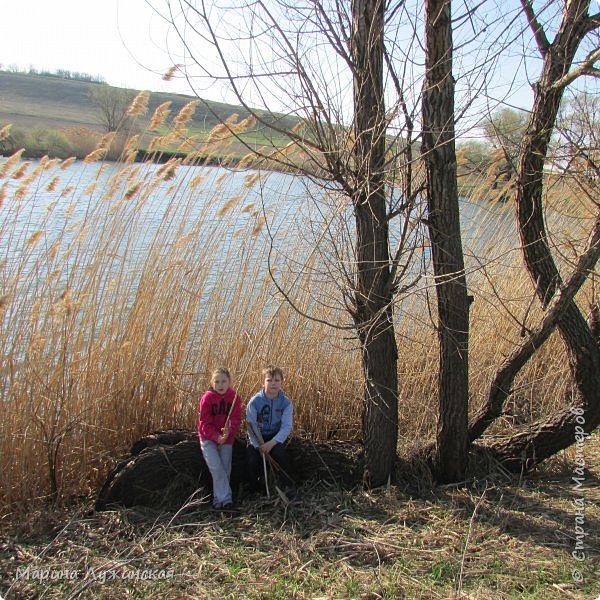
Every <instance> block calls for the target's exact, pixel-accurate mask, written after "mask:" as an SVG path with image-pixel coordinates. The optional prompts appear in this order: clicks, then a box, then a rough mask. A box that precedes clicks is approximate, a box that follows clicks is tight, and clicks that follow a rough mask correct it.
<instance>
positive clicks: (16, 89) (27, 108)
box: [0, 71, 297, 153]
mask: <svg viewBox="0 0 600 600" xmlns="http://www.w3.org/2000/svg"><path fill="white" fill-rule="evenodd" d="M98 85H102V84H98V83H93V82H87V81H75V80H68V79H61V78H58V77H49V76H44V75H30V74H24V73H9V72H1V71H0V127H2V126H3V125H5V124H7V123H12V125H13V127H15V128H22V129H26V130H31V129H34V128H38V127H41V128H45V129H48V130H57V131H60V132H64V131H67V130H69V129H71V128H74V127H78V128H81V127H84V128H88V129H94V130H97V131H99V132H102V126H101V124H100V123H101V121H100V119H99V115H98V111H97V109H96V108H95V106H94V103H93V101H92V90H93V88H94V87H96V86H98ZM136 94H137V90H131V96H132V98H133V97H134V96H135V95H136ZM194 99H195V98H194V97H192V96H187V95H183V94H167V93H162V92H156V93H152V94H151V96H150V101H149V105H148V111H147V113H146V115H145V117H143V118H142V119H141V120H140V121H139V125H140V127H141V128H142V129H143V128H144V127H145V126H147V125H148V122H149V119H150V117H151V116H152V114H153V113H154V110H155V109H156V107H157V106H159V105H160V104H162V103H164V102H167V101H170V102H171V105H170V110H171V114H172V115H175V114H177V113H178V112H179V111H180V110H181V109H182V108H183V107H184V106H185V105H186V104H187V103H188V102H190V101H191V100H194ZM232 114H238V115H239V118H245V117H246V116H248V113H247V111H246V110H244V109H243V108H242V107H240V106H234V105H230V104H224V103H220V102H208V101H207V102H206V104H204V103H201V104H200V105H198V107H197V108H196V111H195V113H194V116H193V118H192V120H191V122H190V124H189V130H190V133H191V134H195V135H198V136H199V137H200V138H201V137H202V135H203V134H204V133H206V132H207V131H209V130H210V129H212V128H213V127H214V126H215V125H217V124H218V123H219V122H220V121H221V120H225V119H227V118H228V117H230V116H231V115H232ZM263 114H264V115H265V116H266V118H268V119H277V120H279V121H280V122H281V125H282V126H283V127H285V128H291V127H293V126H294V124H295V123H296V122H297V120H296V119H295V118H291V117H284V116H281V115H272V116H270V115H268V114H267V113H263ZM246 135H247V136H248V141H249V142H250V143H258V144H268V145H275V146H278V145H281V144H282V143H284V140H283V139H276V138H273V136H272V135H268V134H267V132H265V131H264V130H261V129H260V128H256V129H254V130H252V131H251V132H247V134H246ZM240 152H242V153H245V152H244V151H243V148H242V149H240Z"/></svg>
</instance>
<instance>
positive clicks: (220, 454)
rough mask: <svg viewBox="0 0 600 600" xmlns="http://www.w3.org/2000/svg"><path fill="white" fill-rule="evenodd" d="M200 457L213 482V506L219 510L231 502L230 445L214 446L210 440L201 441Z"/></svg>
mask: <svg viewBox="0 0 600 600" xmlns="http://www.w3.org/2000/svg"><path fill="white" fill-rule="evenodd" d="M200 448H202V456H204V461H205V462H206V465H207V466H208V469H209V470H210V474H211V475H212V480H213V506H214V507H215V508H219V507H221V506H223V505H224V504H230V503H231V501H232V496H231V486H230V485H229V476H230V475H231V456H232V454H233V446H232V445H231V444H215V443H214V442H211V441H210V440H201V441H200Z"/></svg>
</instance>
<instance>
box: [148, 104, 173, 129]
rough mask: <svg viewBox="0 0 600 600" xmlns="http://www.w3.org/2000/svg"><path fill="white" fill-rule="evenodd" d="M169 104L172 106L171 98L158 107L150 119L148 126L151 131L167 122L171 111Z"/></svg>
mask: <svg viewBox="0 0 600 600" xmlns="http://www.w3.org/2000/svg"><path fill="white" fill-rule="evenodd" d="M169 106H171V100H167V101H166V102H163V103H162V104H159V105H158V106H157V107H156V110H155V111H154V114H153V115H152V118H151V119H150V125H149V126H148V129H149V130H150V131H156V130H157V129H160V128H161V127H162V126H163V125H164V124H165V121H166V119H167V117H168V116H169V114H170V113H171V110H170V108H169Z"/></svg>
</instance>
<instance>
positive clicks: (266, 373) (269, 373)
mask: <svg viewBox="0 0 600 600" xmlns="http://www.w3.org/2000/svg"><path fill="white" fill-rule="evenodd" d="M262 375H263V377H275V376H276V375H279V377H281V379H282V380H283V370H282V369H281V367H276V366H275V365H267V366H266V367H265V368H264V369H263V370H262Z"/></svg>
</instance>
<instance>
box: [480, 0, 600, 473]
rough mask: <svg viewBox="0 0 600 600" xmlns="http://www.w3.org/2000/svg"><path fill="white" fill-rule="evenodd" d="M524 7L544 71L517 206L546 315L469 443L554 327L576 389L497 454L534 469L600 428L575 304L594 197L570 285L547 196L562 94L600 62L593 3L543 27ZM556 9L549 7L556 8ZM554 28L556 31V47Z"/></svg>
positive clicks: (583, 324)
mask: <svg viewBox="0 0 600 600" xmlns="http://www.w3.org/2000/svg"><path fill="white" fill-rule="evenodd" d="M521 4H522V7H523V14H524V16H525V17H526V19H527V23H528V25H529V27H530V29H531V32H532V34H533V37H534V39H535V42H536V45H537V49H538V52H539V55H540V57H541V59H542V69H541V74H540V77H539V79H538V80H537V82H535V84H534V86H533V89H534V90H535V97H534V103H533V108H532V111H531V113H530V116H529V120H528V122H527V125H526V127H525V130H524V134H523V139H522V142H521V145H520V148H519V156H518V170H517V177H516V182H515V202H516V208H517V218H518V226H519V234H520V237H521V243H522V249H523V257H524V261H525V265H526V268H527V270H528V272H529V274H530V277H531V280H532V282H533V284H534V286H535V293H536V295H537V297H538V299H539V301H540V303H541V305H542V307H543V308H544V309H545V313H544V317H543V319H542V322H541V323H540V324H539V325H538V326H537V327H535V328H532V329H531V330H530V331H529V333H528V335H527V336H526V337H525V339H524V340H523V342H522V344H521V345H520V346H519V347H517V348H515V350H514V351H513V352H512V354H511V355H510V356H509V357H507V359H506V360H505V362H504V363H503V365H501V367H500V368H499V370H498V371H497V373H496V376H495V378H494V380H493V383H492V385H491V388H490V393H489V396H488V399H487V402H486V404H485V406H484V407H483V408H482V409H481V411H479V413H478V414H477V415H476V416H475V418H474V419H473V421H472V423H471V426H470V435H471V438H472V439H476V438H477V437H479V436H480V435H481V434H482V433H483V431H485V429H486V428H487V427H488V426H489V424H491V423H492V422H493V420H494V419H495V418H497V417H498V416H499V415H500V414H501V413H502V410H503V404H504V401H505V399H506V397H507V396H508V395H509V394H510V392H511V388H512V383H513V381H514V378H515V377H516V375H517V373H518V372H519V370H520V369H521V368H522V366H523V365H524V364H525V363H526V362H527V361H528V360H529V358H530V357H531V356H532V355H533V354H534V353H535V352H536V350H537V349H538V348H539V347H540V346H541V344H542V343H543V342H544V341H545V340H546V339H548V337H549V335H550V334H551V333H552V331H553V330H554V329H556V328H557V329H558V331H559V333H560V336H561V338H562V340H563V342H564V345H565V347H566V354H567V359H568V362H569V367H570V371H571V376H572V381H573V389H572V390H571V389H569V390H568V391H567V402H566V407H565V408H564V409H563V410H561V411H560V412H558V413H557V414H555V415H552V416H551V417H550V418H548V419H547V420H545V421H543V422H538V423H532V424H530V425H529V426H528V427H526V428H524V429H523V430H522V431H520V432H519V433H517V434H516V435H514V436H512V437H510V438H508V439H506V440H504V441H502V442H499V443H497V444H495V446H494V447H493V448H494V451H495V453H496V455H497V456H498V457H499V458H500V459H501V460H502V461H503V462H504V463H505V464H506V465H507V466H509V467H511V468H514V469H517V470H518V469H523V468H529V467H531V466H533V465H535V464H537V463H539V462H540V461H541V460H544V459H545V458H547V457H548V456H551V455H552V454H555V453H556V452H558V451H559V450H561V449H563V448H566V447H567V446H569V445H571V444H572V443H573V442H574V440H575V439H576V437H575V433H576V428H577V427H579V428H581V431H582V432H585V433H588V432H590V431H593V430H594V429H595V428H596V427H598V425H600V346H599V344H598V338H597V332H596V331H595V330H594V324H593V322H592V321H590V322H587V321H586V319H585V317H584V316H583V314H582V313H581V310H580V308H579V307H578V305H577V303H576V302H575V300H574V297H575V294H576V293H577V292H578V291H579V289H580V288H581V286H582V285H583V284H584V283H585V281H586V280H587V278H588V277H589V276H590V274H592V273H593V272H594V268H595V265H596V263H597V261H598V258H599V257H600V212H599V211H598V210H597V209H598V203H597V198H596V199H594V198H589V195H588V198H589V199H591V200H592V206H595V209H596V218H595V222H594V224H593V227H592V229H591V231H590V232H589V237H588V242H587V245H586V247H585V248H584V249H583V251H582V252H581V253H580V254H579V256H578V257H577V259H576V260H575V261H573V268H572V271H571V272H570V273H568V274H567V276H566V278H565V277H564V276H562V275H561V272H560V269H559V268H558V266H557V262H556V257H555V255H554V254H553V252H552V247H551V243H550V241H549V237H548V232H547V229H546V222H545V218H544V212H545V204H544V194H543V192H544V181H545V180H546V177H545V171H544V166H545V164H546V161H547V160H548V158H549V157H548V152H549V148H550V145H551V139H552V134H553V132H554V131H555V127H556V124H557V116H558V114H559V110H560V107H561V102H562V100H563V98H564V94H565V90H566V89H567V87H568V86H569V85H571V84H573V83H574V82H575V81H576V80H578V79H579V78H581V77H586V76H589V77H598V75H600V71H599V70H598V68H597V67H596V64H597V63H598V61H599V60H600V45H599V43H598V35H597V31H598V29H599V28H600V14H598V13H597V14H590V13H589V9H590V2H589V0H575V1H573V2H568V3H564V4H563V3H560V9H559V11H558V14H557V15H555V14H551V15H550V18H549V19H548V21H547V22H546V23H544V22H543V20H542V16H543V15H538V14H537V13H536V12H535V9H534V7H533V4H532V3H531V2H530V1H529V0H521ZM557 5H558V3H556V5H555V3H551V6H553V7H555V6H557ZM554 23H557V25H556V32H555V36H554V39H553V40H552V41H551V40H550V38H549V36H550V31H551V30H552V26H553V24H554ZM586 44H587V45H588V47H587V48H586V47H585V46H586ZM582 53H583V55H582ZM594 305H595V307H594V306H592V309H594V308H596V310H592V314H594V313H595V312H597V300H596V301H595V303H594ZM571 396H572V400H570V397H571Z"/></svg>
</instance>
